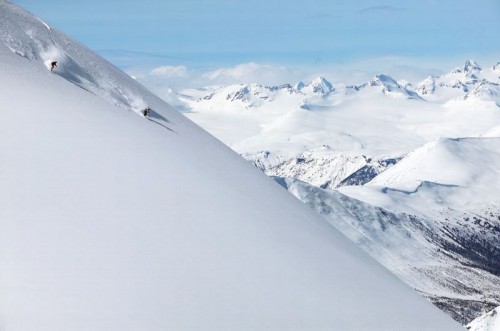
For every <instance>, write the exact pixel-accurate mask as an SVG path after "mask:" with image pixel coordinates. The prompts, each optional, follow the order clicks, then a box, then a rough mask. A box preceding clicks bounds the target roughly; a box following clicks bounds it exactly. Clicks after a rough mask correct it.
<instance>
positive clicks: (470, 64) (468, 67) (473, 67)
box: [464, 60, 481, 74]
mask: <svg viewBox="0 0 500 331" xmlns="http://www.w3.org/2000/svg"><path fill="white" fill-rule="evenodd" d="M480 70H481V66H479V64H477V62H476V61H475V60H467V61H465V65H464V72H465V73H468V74H469V73H471V72H473V71H480Z"/></svg>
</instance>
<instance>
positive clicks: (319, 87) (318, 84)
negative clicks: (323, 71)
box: [308, 76, 333, 95]
mask: <svg viewBox="0 0 500 331" xmlns="http://www.w3.org/2000/svg"><path fill="white" fill-rule="evenodd" d="M308 86H311V87H312V91H313V93H316V94H323V95H326V94H328V93H330V92H332V91H333V85H332V83H330V82H329V81H328V80H327V79H326V78H325V77H323V76H319V77H317V78H315V79H313V80H312V81H311V82H310V83H309V84H308Z"/></svg>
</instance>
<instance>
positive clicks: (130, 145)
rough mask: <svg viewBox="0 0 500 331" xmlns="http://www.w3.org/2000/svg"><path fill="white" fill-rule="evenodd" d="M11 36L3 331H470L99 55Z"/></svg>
mask: <svg viewBox="0 0 500 331" xmlns="http://www.w3.org/2000/svg"><path fill="white" fill-rule="evenodd" d="M0 32H1V33H0V58H1V61H0V82H1V86H2V93H0V105H1V106H2V108H1V109H2V114H1V120H0V151H1V162H0V183H1V185H0V187H1V188H0V227H1V231H0V270H1V272H0V291H1V293H2V295H1V298H0V325H1V329H2V330H6V331H10V330H15V331H24V330H42V331H43V330H82V331H83V330H223V329H224V330H249V329H253V330H255V329H258V330H264V329H273V330H292V329H302V330H315V329H317V330H319V329H342V330H391V329H394V330H460V325H459V324H458V323H456V322H454V321H453V320H452V319H451V318H449V317H448V316H446V315H445V314H444V313H442V312H441V311H439V310H438V309H437V308H435V307H434V306H432V305H431V304H430V303H429V302H428V301H427V300H425V299H424V298H422V297H421V296H419V295H418V294H417V293H415V292H414V291H413V290H412V289H411V288H409V287H408V286H407V285H405V284H404V283H403V282H401V281H400V280H399V279H398V278H397V277H395V276H394V275H393V274H392V273H391V272H389V271H388V270H387V269H385V268H384V267H382V266H381V265H380V264H379V263H377V262H376V261H374V260H373V259H372V258H370V257H369V256H368V255H367V254H365V253H364V252H363V251H362V250H361V249H359V247H357V246H356V245H355V244H354V243H352V242H351V241H350V240H348V239H347V238H346V237H345V236H344V235H342V234H341V233H340V232H339V231H338V230H336V229H335V228H334V227H331V226H330V225H329V224H327V222H325V221H324V220H323V219H322V218H321V217H319V216H318V215H317V214H316V213H315V212H313V211H311V210H310V209H309V208H307V207H306V206H304V205H303V204H302V203H300V202H299V201H297V200H296V199H295V198H293V197H292V196H291V195H290V194H288V193H287V192H286V191H285V190H283V189H282V188H281V187H279V185H277V184H276V183H275V182H274V181H272V180H270V179H269V178H267V177H266V176H265V175H263V174H262V173H261V172H260V171H259V170H257V169H255V168H254V167H253V166H251V165H250V164H248V162H245V161H244V160H243V159H242V158H241V157H240V156H238V155H237V154H236V153H234V152H233V151H231V150H230V149H229V148H227V147H226V146H224V145H223V144H222V143H220V142H219V141H218V140H216V139H214V138H213V137H212V136H210V135H209V134H207V133H206V132H205V131H203V130H202V129H200V128H199V127H198V126H196V125H195V124H193V123H192V122H191V121H189V120H188V119H186V118H185V117H184V116H182V115H181V114H179V113H178V112H176V111H175V110H174V109H172V108H171V107H170V106H168V105H167V104H165V103H164V102H163V101H162V100H160V99H159V98H158V97H156V96H155V95H153V94H151V93H150V92H148V91H147V90H146V89H145V88H144V87H143V86H141V85H140V84H138V83H137V82H136V81H134V80H133V79H132V78H130V77H129V76H128V75H126V74H124V73H123V72H122V71H120V70H118V69H117V68H115V67H114V66H112V65H111V64H109V63H108V62H106V61H105V60H103V59H102V58H100V57H99V56H97V55H95V54H94V53H93V52H91V51H90V50H89V49H87V48H86V47H84V46H83V45H81V44H79V43H78V42H76V41H74V40H72V39H71V38H69V37H68V36H66V35H65V34H63V33H62V32H60V31H58V30H57V29H54V28H53V27H52V26H50V25H49V24H47V23H45V22H44V21H42V20H41V19H39V18H37V17H35V16H33V15H31V14H30V13H28V12H26V11H24V10H23V9H21V8H19V7H18V6H16V5H14V4H12V3H10V2H8V1H0ZM54 62H57V67H55V68H52V67H53V66H52V65H51V64H52V63H54ZM51 69H53V71H51ZM7 89H8V91H7ZM145 109H149V113H148V116H147V117H145V116H143V115H142V114H141V113H142V111H144V110H145ZM366 275H370V276H369V277H366Z"/></svg>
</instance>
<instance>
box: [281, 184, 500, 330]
mask: <svg viewBox="0 0 500 331" xmlns="http://www.w3.org/2000/svg"><path fill="white" fill-rule="evenodd" d="M277 181H278V182H279V183H280V184H282V185H283V186H284V187H285V188H287V189H288V190H289V191H290V192H291V193H292V194H294V195H295V196H296V197H297V198H299V199H300V200H301V201H303V202H304V203H306V204H307V205H309V206H310V207H311V208H313V209H314V210H316V211H317V212H318V213H320V214H322V215H323V216H324V217H325V218H326V219H327V220H328V222H330V224H332V225H333V226H334V227H336V228H337V229H338V230H340V231H341V232H342V233H344V234H345V235H346V236H347V237H349V238H350V239H351V240H352V241H353V242H356V243H357V245H358V246H360V247H361V248H363V249H364V250H365V251H366V252H368V253H369V254H370V255H371V256H372V257H374V258H375V259H377V260H378V261H379V262H380V263H382V264H383V265H385V266H386V267H387V268H388V269H389V270H392V271H393V272H394V273H395V274H397V275H398V276H399V277H400V278H401V279H403V280H404V281H405V282H406V283H407V284H409V285H410V286H412V287H413V288H415V289H416V290H417V291H419V292H420V293H422V294H423V295H425V296H426V297H428V298H430V299H431V300H432V301H433V302H434V303H435V304H436V305H437V306H439V307H440V308H442V309H443V310H444V311H447V312H448V313H449V314H450V315H451V316H453V317H454V318H455V319H457V320H459V321H461V322H462V323H467V322H469V321H471V320H472V319H473V318H475V317H476V316H477V315H478V313H479V314H480V313H481V312H482V311H484V310H485V309H492V308H494V307H496V306H497V305H498V303H499V302H500V295H499V291H498V284H499V283H500V273H499V270H498V266H499V265H500V220H499V219H498V218H499V217H500V210H499V208H498V207H499V206H498V204H496V205H495V204H492V205H489V206H486V207H485V208H482V209H475V210H468V211H459V210H456V209H450V208H446V209H443V210H442V215H439V216H436V217H433V218H430V217H427V216H423V215H421V214H410V213H404V212H399V211H393V210H388V209H384V208H381V207H379V206H378V205H373V204H368V203H365V202H362V201H360V200H356V199H353V198H351V197H349V196H346V195H344V194H342V193H340V192H338V191H331V190H324V189H320V188H318V187H314V186H312V185H309V184H307V183H304V182H301V181H298V180H295V179H282V178H278V179H277ZM355 189H356V188H352V190H355ZM358 190H362V188H358ZM406 203H407V202H406ZM431 207H432V205H430V206H429V208H431Z"/></svg>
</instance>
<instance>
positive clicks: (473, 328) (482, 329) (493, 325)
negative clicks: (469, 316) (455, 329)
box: [467, 307, 500, 331]
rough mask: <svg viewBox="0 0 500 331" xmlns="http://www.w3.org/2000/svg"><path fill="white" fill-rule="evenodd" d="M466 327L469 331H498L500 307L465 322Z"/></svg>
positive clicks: (499, 328)
mask: <svg viewBox="0 0 500 331" xmlns="http://www.w3.org/2000/svg"><path fill="white" fill-rule="evenodd" d="M467 329H469V330H470V331H500V307H498V308H495V309H493V310H492V311H490V312H488V313H486V314H484V315H483V316H479V317H478V318H476V319H475V320H473V321H472V322H470V323H469V324H467Z"/></svg>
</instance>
